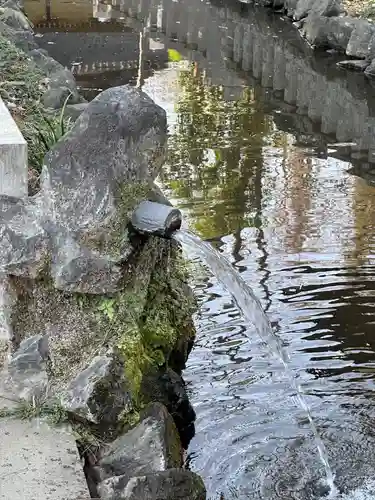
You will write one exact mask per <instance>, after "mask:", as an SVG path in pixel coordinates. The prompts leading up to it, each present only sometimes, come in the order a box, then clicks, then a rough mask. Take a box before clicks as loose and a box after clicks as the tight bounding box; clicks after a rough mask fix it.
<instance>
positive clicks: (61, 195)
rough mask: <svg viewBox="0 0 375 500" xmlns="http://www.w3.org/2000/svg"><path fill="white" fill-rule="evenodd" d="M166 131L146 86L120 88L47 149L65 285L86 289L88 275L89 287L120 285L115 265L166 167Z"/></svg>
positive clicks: (47, 189) (46, 184) (56, 263)
mask: <svg viewBox="0 0 375 500" xmlns="http://www.w3.org/2000/svg"><path fill="white" fill-rule="evenodd" d="M166 137H167V136H166V118H165V112H164V111H163V110H162V109H161V108H160V107H159V106H157V105H156V104H155V103H154V102H153V101H152V100H151V99H150V98H149V97H148V96H146V94H144V93H143V92H141V91H140V90H138V89H134V88H132V87H128V86H124V87H116V88H112V89H109V90H107V91H105V92H103V93H102V94H100V95H99V96H98V97H96V98H95V99H94V100H93V101H92V102H91V103H90V104H89V105H88V106H87V108H86V109H85V111H84V112H83V113H82V114H81V115H80V117H79V118H78V120H77V121H76V122H75V124H74V126H73V128H72V130H71V131H70V132H69V133H68V134H67V135H66V136H65V137H64V138H63V139H62V140H61V141H59V142H58V143H57V145H56V146H55V148H54V149H53V150H52V151H51V152H50V153H49V154H48V155H47V157H46V160H45V164H44V167H43V172H42V181H41V192H40V195H39V198H40V199H41V200H43V201H42V204H43V203H44V213H45V216H44V219H45V224H46V226H48V232H49V234H50V235H51V236H52V240H53V254H54V258H53V267H52V276H53V279H54V282H55V284H56V285H57V286H58V287H59V288H62V289H65V287H66V289H67V290H69V291H82V285H81V283H82V279H81V276H82V277H83V276H85V290H84V291H86V292H89V293H106V292H108V291H111V292H113V291H114V289H118V288H119V287H120V284H119V283H118V285H116V279H115V276H116V273H117V271H118V270H117V268H116V265H115V264H116V263H117V262H119V261H126V259H127V258H128V257H129V255H130V254H131V253H132V250H133V248H132V246H131V245H130V243H129V241H128V240H127V238H126V228H127V224H128V221H129V218H130V214H131V211H132V209H133V208H134V207H135V206H136V204H137V203H138V202H140V201H141V200H142V199H145V198H146V197H147V194H148V193H149V192H150V190H151V186H152V181H153V180H154V179H155V177H156V176H157V175H158V173H159V170H160V167H161V165H162V163H163V161H164V157H165V144H166ZM77 186H79V188H77ZM94 268H96V269H97V271H98V272H97V273H95V272H94ZM106 270H109V272H108V273H107V272H106ZM112 271H113V273H112V274H113V276H112V277H111V278H110V274H111V272H112ZM100 273H102V278H103V279H101V280H99V281H97V280H96V277H97V276H98V275H99V274H100ZM65 276H67V277H65ZM90 276H92V277H94V278H93V279H91V278H90ZM106 276H107V278H106ZM75 277H76V279H75ZM106 282H107V285H106ZM74 283H76V285H74Z"/></svg>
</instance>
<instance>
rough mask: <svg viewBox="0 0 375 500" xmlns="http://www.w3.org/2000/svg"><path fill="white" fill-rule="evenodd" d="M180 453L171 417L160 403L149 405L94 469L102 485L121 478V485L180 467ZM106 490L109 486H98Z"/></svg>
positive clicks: (178, 440) (177, 437) (178, 441)
mask: <svg viewBox="0 0 375 500" xmlns="http://www.w3.org/2000/svg"><path fill="white" fill-rule="evenodd" d="M181 461H182V450H181V445H180V439H179V436H178V432H177V429H176V426H175V424H174V422H173V419H172V417H171V416H170V415H169V413H168V411H167V410H166V408H165V407H164V406H163V405H162V404H160V403H154V404H152V405H149V406H148V407H147V408H146V410H145V413H144V415H143V417H142V419H141V421H140V422H139V424H138V425H136V426H135V427H134V428H133V429H131V430H130V431H129V432H127V433H126V434H124V435H123V436H120V437H119V438H117V439H116V440H115V441H114V442H113V443H112V444H111V445H110V446H109V448H108V450H107V451H106V452H105V453H104V455H103V457H102V459H101V460H100V461H99V464H98V467H97V473H98V476H99V477H100V478H101V480H102V481H105V480H106V479H109V478H111V477H114V476H122V479H121V481H122V484H123V485H125V484H126V482H127V480H129V479H130V478H131V477H134V476H140V475H144V474H150V473H153V472H159V471H164V470H166V469H169V468H173V467H180V466H181ZM104 488H108V483H105V484H104V485H102V486H99V492H100V491H101V489H103V491H104Z"/></svg>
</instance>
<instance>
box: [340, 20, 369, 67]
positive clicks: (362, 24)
mask: <svg viewBox="0 0 375 500" xmlns="http://www.w3.org/2000/svg"><path fill="white" fill-rule="evenodd" d="M374 34H375V26H374V25H373V24H372V23H369V22H368V21H365V20H359V21H358V23H357V25H356V27H355V28H354V30H353V32H352V35H351V37H350V40H349V43H348V46H347V48H346V54H347V55H348V56H351V57H357V58H359V59H362V58H363V59H365V58H367V57H368V56H369V53H370V42H371V39H372V37H373V36H374Z"/></svg>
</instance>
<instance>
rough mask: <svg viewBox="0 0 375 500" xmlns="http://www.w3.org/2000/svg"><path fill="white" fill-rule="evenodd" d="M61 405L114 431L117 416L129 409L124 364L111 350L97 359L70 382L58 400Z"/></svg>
mask: <svg viewBox="0 0 375 500" xmlns="http://www.w3.org/2000/svg"><path fill="white" fill-rule="evenodd" d="M61 404H62V406H63V407H64V408H65V410H66V411H68V412H70V413H73V414H74V415H76V416H78V417H80V418H85V419H86V420H88V421H89V422H93V423H95V424H100V425H101V426H102V427H103V428H104V429H105V430H107V429H112V428H115V427H116V426H117V425H118V423H119V417H120V415H121V414H122V413H123V412H125V413H126V412H128V411H130V410H131V408H132V402H131V396H130V393H129V385H128V382H127V380H126V378H125V370H124V365H123V362H122V361H121V360H120V359H119V358H118V357H117V356H116V355H115V353H114V352H113V351H112V350H110V351H109V352H108V353H107V354H106V355H105V356H96V357H95V358H94V359H93V360H92V362H91V363H90V365H89V366H88V367H87V368H86V369H84V370H83V371H82V372H81V373H80V374H79V375H78V376H77V377H76V378H75V379H73V380H72V381H71V383H70V385H69V387H68V388H67V389H66V391H65V392H64V393H63V394H62V396H61Z"/></svg>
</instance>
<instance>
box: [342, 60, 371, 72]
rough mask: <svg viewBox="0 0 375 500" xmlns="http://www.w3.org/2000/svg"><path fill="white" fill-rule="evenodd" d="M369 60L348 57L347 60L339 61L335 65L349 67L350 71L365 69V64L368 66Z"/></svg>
mask: <svg viewBox="0 0 375 500" xmlns="http://www.w3.org/2000/svg"><path fill="white" fill-rule="evenodd" d="M369 64H370V61H364V60H362V59H359V60H357V59H350V60H349V61H339V62H338V63H337V66H338V67H339V68H343V69H350V70H352V71H365V69H366V68H367V66H369Z"/></svg>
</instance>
